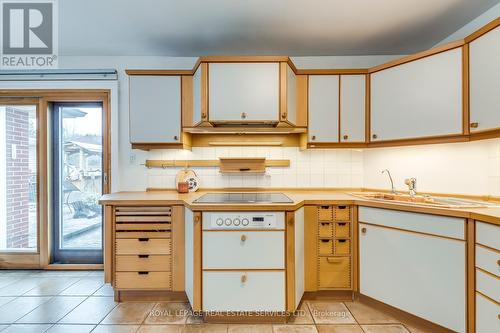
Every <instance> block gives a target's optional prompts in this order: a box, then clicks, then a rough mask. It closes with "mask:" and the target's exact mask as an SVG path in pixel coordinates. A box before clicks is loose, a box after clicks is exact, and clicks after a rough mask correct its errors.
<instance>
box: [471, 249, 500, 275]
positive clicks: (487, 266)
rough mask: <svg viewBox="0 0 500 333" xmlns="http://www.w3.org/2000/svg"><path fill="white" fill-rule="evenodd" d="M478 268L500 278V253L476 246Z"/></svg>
mask: <svg viewBox="0 0 500 333" xmlns="http://www.w3.org/2000/svg"><path fill="white" fill-rule="evenodd" d="M476 267H479V268H481V269H483V270H485V271H488V272H490V273H491V274H494V275H496V276H498V277H500V251H496V250H493V249H488V248H485V247H484V246H481V245H476Z"/></svg>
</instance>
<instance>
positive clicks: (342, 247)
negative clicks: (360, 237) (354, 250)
mask: <svg viewBox="0 0 500 333" xmlns="http://www.w3.org/2000/svg"><path fill="white" fill-rule="evenodd" d="M334 244H335V251H334V252H335V254H349V253H351V242H350V241H349V240H348V239H336V240H334Z"/></svg>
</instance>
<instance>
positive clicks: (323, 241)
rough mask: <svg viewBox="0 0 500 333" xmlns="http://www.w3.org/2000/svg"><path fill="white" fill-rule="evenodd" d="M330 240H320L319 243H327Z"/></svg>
mask: <svg viewBox="0 0 500 333" xmlns="http://www.w3.org/2000/svg"><path fill="white" fill-rule="evenodd" d="M329 241H330V240H329V239H322V240H321V242H322V243H328V242H329Z"/></svg>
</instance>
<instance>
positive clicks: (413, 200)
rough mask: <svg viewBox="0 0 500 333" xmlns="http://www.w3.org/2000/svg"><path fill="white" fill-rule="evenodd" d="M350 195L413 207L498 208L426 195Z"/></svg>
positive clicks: (494, 205)
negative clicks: (411, 205)
mask: <svg viewBox="0 0 500 333" xmlns="http://www.w3.org/2000/svg"><path fill="white" fill-rule="evenodd" d="M350 194H352V195H354V196H356V197H360V198H364V199H369V200H377V201H386V202H396V203H408V204H413V205H422V206H432V207H443V208H486V207H498V206H500V203H491V202H486V201H476V200H468V199H461V198H452V197H432V196H428V195H415V196H413V197H412V196H410V195H408V194H393V193H381V192H366V193H364V192H358V193H350Z"/></svg>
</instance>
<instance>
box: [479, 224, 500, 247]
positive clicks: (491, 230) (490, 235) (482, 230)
mask: <svg viewBox="0 0 500 333" xmlns="http://www.w3.org/2000/svg"><path fill="white" fill-rule="evenodd" d="M476 243H479V244H482V245H485V246H488V247H491V248H492V249H496V250H498V251H500V226H497V225H494V224H489V223H483V222H479V221H478V222H476Z"/></svg>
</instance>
